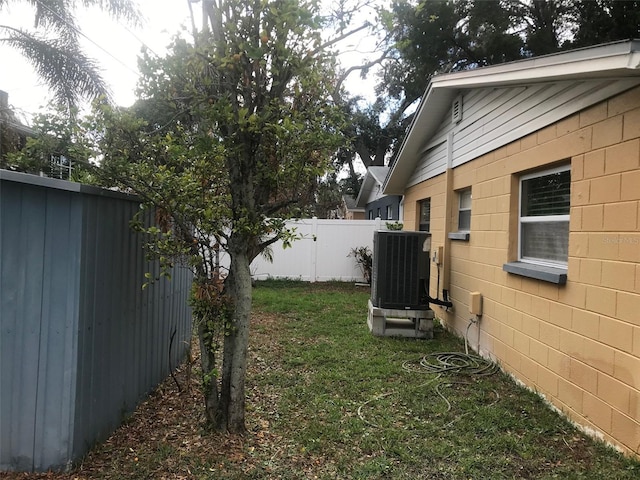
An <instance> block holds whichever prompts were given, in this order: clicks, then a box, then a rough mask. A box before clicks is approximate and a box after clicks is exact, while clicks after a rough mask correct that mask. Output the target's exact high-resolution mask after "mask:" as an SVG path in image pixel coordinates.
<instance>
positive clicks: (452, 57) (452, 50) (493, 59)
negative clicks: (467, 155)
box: [343, 0, 640, 167]
mask: <svg viewBox="0 0 640 480" xmlns="http://www.w3.org/2000/svg"><path fill="white" fill-rule="evenodd" d="M638 12H640V2H638V1H620V0H456V1H453V0H442V1H434V0H418V1H404V0H396V1H393V2H391V4H390V5H389V7H388V8H386V9H381V10H380V12H379V22H378V24H379V25H381V26H382V27H383V31H384V37H383V39H382V41H381V47H380V51H379V53H380V57H378V58H377V59H376V61H375V62H367V64H366V67H367V68H366V70H368V69H369V68H370V67H371V63H375V64H377V65H378V67H379V68H378V70H377V72H378V73H377V75H378V79H379V81H378V83H377V87H376V94H377V100H376V101H374V102H373V103H371V104H368V105H365V106H362V103H357V102H350V103H346V104H345V109H346V110H347V111H348V112H349V114H350V116H351V117H352V118H353V119H354V124H353V125H352V126H351V127H350V132H349V133H350V134H351V135H352V137H353V145H354V148H350V149H348V150H345V152H344V153H345V155H343V162H344V163H346V164H348V163H352V162H354V161H356V160H360V161H361V162H362V163H363V164H364V166H365V167H368V166H370V165H384V164H385V163H389V162H390V159H391V158H392V157H393V156H394V154H395V152H396V149H397V148H398V146H399V145H400V143H401V142H400V141H401V138H402V136H403V135H404V133H405V132H406V130H407V128H408V126H409V124H410V122H411V119H412V115H413V110H414V108H415V105H416V103H417V102H418V101H419V99H420V98H421V96H422V95H423V93H424V91H425V89H426V87H427V84H428V82H429V80H430V79H431V78H432V77H433V76H434V75H437V74H441V73H447V72H452V71H460V70H467V69H473V68H478V67H482V66H486V65H492V64H496V63H503V62H508V61H513V60H518V59H521V58H528V57H531V56H538V55H544V54H549V53H553V52H557V51H560V50H566V49H570V48H576V47H584V46H589V45H595V44H598V43H606V42H610V41H615V40H623V39H628V38H633V37H638V36H640V21H639V20H640V19H639V18H638V17H639V15H640V13H638Z"/></svg>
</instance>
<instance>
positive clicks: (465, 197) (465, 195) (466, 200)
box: [460, 189, 471, 210]
mask: <svg viewBox="0 0 640 480" xmlns="http://www.w3.org/2000/svg"><path fill="white" fill-rule="evenodd" d="M470 208H471V190H469V189H467V190H463V191H461V192H460V209H461V210H462V209H467V210H468V209H470Z"/></svg>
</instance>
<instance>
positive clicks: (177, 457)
mask: <svg viewBox="0 0 640 480" xmlns="http://www.w3.org/2000/svg"><path fill="white" fill-rule="evenodd" d="M253 322H254V324H255V323H259V324H262V325H261V326H263V327H265V328H260V329H255V328H254V330H253V331H252V335H253V336H252V345H254V346H255V345H259V348H260V349H271V351H273V349H277V348H279V346H278V345H276V344H275V343H274V342H275V341H277V340H276V338H275V336H274V335H273V334H272V332H273V329H272V328H271V327H273V328H277V327H275V326H273V325H270V324H274V323H275V319H274V317H271V316H269V315H260V316H258V317H254V319H253ZM268 331H271V334H268ZM192 352H193V353H192V359H191V364H192V368H191V370H192V371H191V372H189V370H190V368H189V361H187V362H185V363H183V364H182V365H181V366H180V367H179V368H178V369H177V370H176V371H175V372H174V377H175V380H174V378H172V377H168V378H167V379H166V380H165V381H164V382H162V383H161V384H160V385H159V386H158V387H157V388H156V390H154V391H153V392H152V393H151V395H150V396H149V397H148V398H147V399H146V400H145V401H143V402H142V403H141V404H140V405H139V407H138V408H137V409H136V411H135V412H134V413H133V414H132V415H131V417H130V418H128V420H127V421H126V422H125V424H124V425H122V426H121V427H120V428H118V430H116V431H115V432H114V433H113V434H112V435H111V437H109V438H108V439H107V440H106V441H105V442H103V443H102V444H100V445H97V446H96V447H95V448H94V449H93V450H92V451H90V452H89V453H88V454H87V455H86V456H85V458H84V459H83V460H82V461H81V463H79V464H78V465H77V466H76V467H75V468H74V469H73V470H72V471H70V472H46V473H17V472H0V478H3V479H6V480H36V479H38V480H39V479H48V480H62V479H64V480H69V479H73V480H88V479H123V478H128V477H129V478H131V477H137V478H140V477H145V478H153V479H160V480H163V479H167V480H168V479H174V480H178V479H191V478H195V477H196V476H198V477H200V476H202V474H203V468H205V467H204V466H205V465H206V469H207V470H210V471H211V472H212V473H213V472H215V473H216V475H215V476H216V477H217V476H218V475H220V476H224V475H225V474H228V473H229V472H228V471H227V470H232V472H234V473H232V474H231V476H234V475H237V474H241V473H240V472H243V471H244V472H247V473H250V472H252V471H255V470H256V469H257V468H258V466H257V464H258V463H259V462H263V459H264V453H265V452H267V453H268V452H273V454H274V455H275V454H277V452H278V450H279V448H280V447H279V445H281V444H282V439H281V438H278V437H277V436H275V435H273V434H272V433H271V432H270V431H269V421H268V420H267V419H264V418H260V415H247V429H248V431H247V433H246V434H245V435H242V436H240V435H228V434H220V433H217V432H214V431H211V430H209V429H208V428H207V426H206V424H205V419H204V414H203V400H202V396H201V391H200V375H199V374H198V373H197V370H198V369H199V363H200V359H199V350H198V344H197V341H194V342H193V345H192ZM250 356H251V357H252V358H250V361H249V372H248V376H249V377H250V376H251V375H252V374H253V372H252V369H257V368H261V365H260V364H261V363H262V362H261V355H260V352H259V351H258V350H257V349H256V348H255V347H252V348H251V349H250ZM176 381H177V383H176ZM178 385H179V387H178ZM260 395H261V392H260V390H259V389H257V388H251V386H250V385H249V384H248V385H247V397H248V400H247V404H251V405H264V406H267V405H268V404H270V403H271V404H272V402H273V399H271V398H260ZM259 410H261V411H264V410H263V409H262V408H259ZM257 448H259V450H260V452H262V455H260V456H255V455H248V454H247V453H248V452H253V451H256V449H257ZM213 460H215V461H216V462H217V463H215V464H214V463H212V462H213ZM214 467H215V468H214ZM261 468H262V467H261ZM192 470H193V471H192ZM196 470H197V471H198V472H197V475H196Z"/></svg>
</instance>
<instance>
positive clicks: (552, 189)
mask: <svg viewBox="0 0 640 480" xmlns="http://www.w3.org/2000/svg"><path fill="white" fill-rule="evenodd" d="M570 188H571V172H570V170H569V166H568V165H567V166H564V167H560V168H556V169H553V170H546V171H544V172H540V173H535V174H530V175H524V176H522V177H521V178H520V215H519V239H518V240H519V252H518V253H519V255H518V260H520V261H522V262H528V263H535V264H538V265H547V266H552V267H566V265H567V260H568V256H569V207H570Z"/></svg>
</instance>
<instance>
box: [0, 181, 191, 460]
mask: <svg viewBox="0 0 640 480" xmlns="http://www.w3.org/2000/svg"><path fill="white" fill-rule="evenodd" d="M138 208H139V204H138V202H137V201H136V200H135V198H132V197H128V196H125V195H121V194H118V193H115V192H111V191H108V190H102V189H97V188H92V187H87V186H84V185H79V184H75V183H70V182H64V181H60V180H53V179H47V178H40V177H35V176H31V175H23V174H16V173H13V172H7V171H0V328H1V330H0V470H26V471H29V470H36V471H37V470H44V469H48V468H63V467H65V466H67V465H68V464H69V463H70V462H71V461H73V460H75V459H78V458H80V457H81V456H82V455H83V454H84V453H86V452H87V451H88V449H89V448H90V447H91V446H92V445H93V444H94V443H95V442H97V441H100V440H102V439H104V438H106V437H107V436H108V435H109V433H110V432H112V431H113V430H114V429H115V428H116V427H117V426H118V425H119V424H120V423H121V422H122V420H123V419H124V417H125V415H126V414H127V413H129V412H131V411H133V409H134V408H135V407H136V405H137V403H138V402H139V401H140V400H141V399H142V398H143V397H144V396H145V394H146V393H148V392H149V391H150V390H151V389H152V388H153V387H154V386H155V385H157V384H158V383H159V382H160V381H161V380H162V379H164V378H165V377H166V376H167V375H168V374H169V371H170V368H174V367H175V366H176V365H177V364H178V363H179V362H180V360H181V359H182V358H184V354H185V350H186V347H187V344H188V342H189V340H190V335H191V314H190V309H189V307H188V305H187V298H188V292H189V288H190V284H191V274H190V272H189V271H188V270H187V269H182V268H176V269H175V271H174V273H173V277H172V280H171V281H167V280H161V281H159V282H157V283H155V284H153V285H151V286H150V287H149V288H147V289H145V290H142V289H141V286H142V284H143V283H144V280H145V279H144V273H145V272H147V271H149V270H150V269H152V270H153V269H156V271H155V272H156V273H157V266H154V265H150V264H148V262H147V261H146V260H145V258H144V253H143V251H142V248H141V247H142V240H141V238H140V236H139V235H137V234H135V233H133V232H132V231H131V229H130V228H129V221H130V220H131V218H132V217H133V215H134V213H135V212H136V211H137V209H138ZM174 331H175V332H176V333H175V337H174V341H173V348H172V350H171V352H170V351H169V344H170V338H171V336H172V333H173V332H174Z"/></svg>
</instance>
